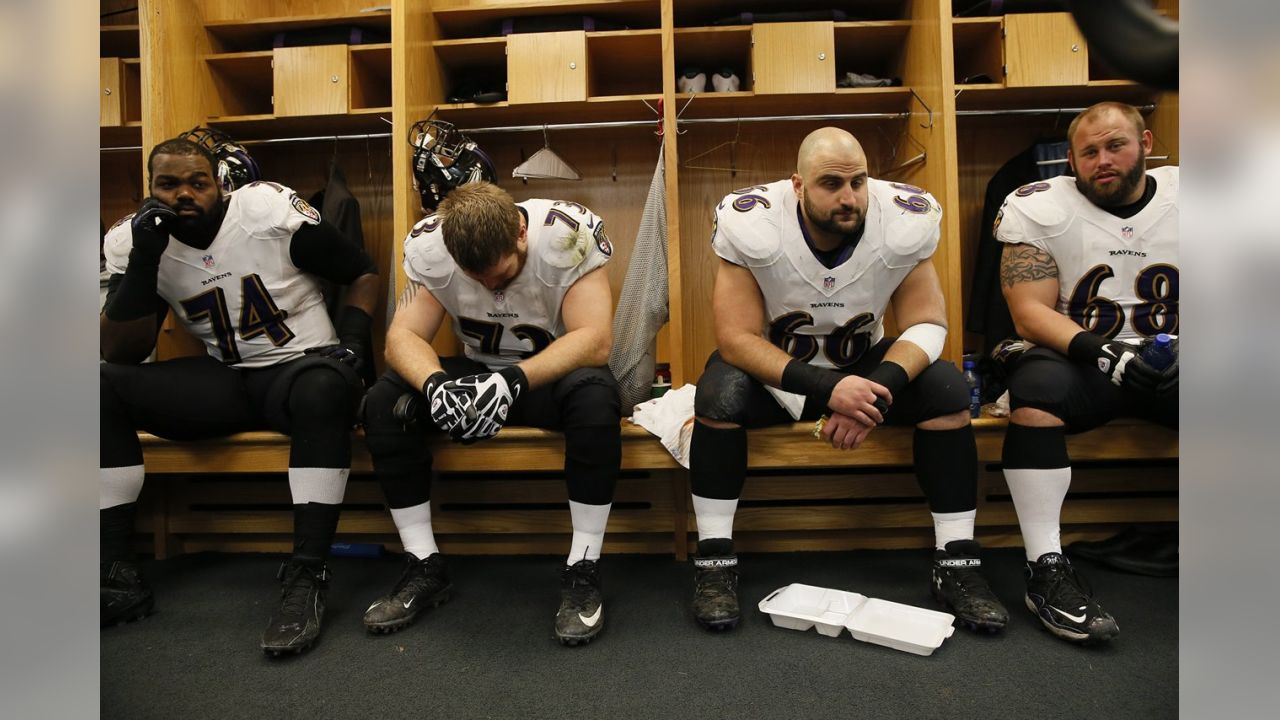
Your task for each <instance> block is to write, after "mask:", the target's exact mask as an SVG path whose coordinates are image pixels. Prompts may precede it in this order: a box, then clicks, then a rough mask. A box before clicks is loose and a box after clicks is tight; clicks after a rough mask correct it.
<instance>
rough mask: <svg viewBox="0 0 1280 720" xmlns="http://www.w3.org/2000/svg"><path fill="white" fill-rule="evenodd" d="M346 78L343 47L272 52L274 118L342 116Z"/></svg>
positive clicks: (301, 48) (319, 47)
mask: <svg viewBox="0 0 1280 720" xmlns="http://www.w3.org/2000/svg"><path fill="white" fill-rule="evenodd" d="M349 76H350V71H349V61H348V58H347V46H346V45H318V46H315V47H296V48H276V49H275V51H274V54H273V56H272V79H273V81H274V86H273V89H272V93H273V94H274V96H275V114H276V116H277V117H285V116H290V115H343V114H346V112H347V97H348V83H349V79H348V78H349Z"/></svg>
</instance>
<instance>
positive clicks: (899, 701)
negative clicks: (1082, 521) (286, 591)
mask: <svg viewBox="0 0 1280 720" xmlns="http://www.w3.org/2000/svg"><path fill="white" fill-rule="evenodd" d="M985 558H986V572H987V576H988V577H989V578H990V579H991V581H992V586H993V588H994V589H995V591H996V593H997V594H998V595H999V596H1000V597H1001V599H1002V600H1004V602H1005V604H1006V605H1007V606H1008V607H1009V610H1010V613H1011V614H1012V616H1013V620H1012V622H1011V623H1010V625H1009V627H1008V628H1006V629H1005V631H1004V633H1003V634H1001V635H997V636H976V635H973V634H971V633H969V632H967V631H964V630H960V629H957V631H956V633H955V635H954V636H953V637H952V638H951V639H949V640H947V641H946V642H945V643H944V644H943V645H942V647H941V648H939V649H938V650H937V651H936V652H935V653H934V654H933V655H932V656H931V657H919V656H916V655H911V654H907V653H903V652H898V651H895V650H890V649H887V648H883V647H879V646H875V645H870V644H866V643H860V642H857V641H855V640H853V639H851V638H850V636H849V635H848V634H847V633H845V634H844V635H843V636H841V637H840V638H827V637H822V636H819V635H818V634H817V633H816V632H813V631H809V632H806V633H801V632H796V631H793V630H784V629H781V628H775V627H773V626H772V624H771V623H770V622H769V619H768V617H767V616H766V615H764V614H762V613H761V612H759V610H757V608H756V604H757V603H758V602H759V601H760V600H761V599H762V598H763V597H765V596H766V595H768V594H769V593H770V592H772V591H773V590H775V589H777V588H779V587H782V586H784V585H786V584H788V583H792V582H802V583H807V584H810V585H819V586H824V587H832V588H839V589H844V590H853V591H857V592H860V593H863V594H865V595H868V596H871V597H879V598H884V599H887V600H894V601H897V602H904V603H910V604H914V605H919V606H921V607H927V608H931V609H932V608H934V605H933V601H932V599H931V598H930V597H929V595H928V586H927V582H928V566H929V553H928V552H926V551H864V552H854V553H786V554H764V555H743V556H742V570H743V578H742V587H741V599H742V603H743V622H742V624H741V625H740V626H739V628H738V629H737V630H736V631H733V632H731V633H727V634H720V635H713V634H710V633H708V632H705V631H703V630H701V629H700V628H698V627H697V626H696V625H695V624H694V622H693V619H692V617H691V616H690V614H689V610H688V601H689V596H690V595H691V580H692V569H691V568H690V566H689V565H688V564H686V563H677V562H675V561H674V560H673V559H671V558H670V557H663V556H625V555H624V556H606V557H605V559H604V562H603V564H602V571H603V578H604V589H605V621H606V629H605V630H604V631H603V632H602V633H601V635H600V636H599V637H598V638H597V639H596V640H595V641H594V642H592V643H591V644H590V645H588V646H585V647H577V648H565V647H561V646H559V645H558V644H557V643H556V642H555V641H554V639H553V637H552V634H551V621H552V617H553V615H554V614H555V610H556V606H557V604H558V591H557V588H558V574H557V573H558V565H559V563H560V562H561V559H560V558H551V557H519V558H513V557H454V558H451V562H450V568H451V570H452V571H453V575H454V582H455V586H456V588H457V594H456V596H455V598H454V599H453V600H452V601H451V602H450V603H448V604H446V605H444V606H442V607H440V608H437V609H436V610H434V611H432V612H430V613H428V614H427V615H425V616H424V617H422V618H420V619H419V621H418V624H417V625H415V626H414V627H411V628H409V629H407V630H405V631H403V632H401V633H398V634H395V635H390V636H372V635H368V634H366V633H365V631H364V628H363V626H362V625H361V624H360V618H361V616H362V614H363V612H364V609H365V607H367V606H368V604H369V603H370V602H372V600H373V599H374V598H375V597H376V596H377V595H379V594H381V593H383V592H385V591H387V590H388V589H389V588H390V586H391V584H392V583H393V582H394V581H395V579H396V577H397V576H398V573H399V569H400V561H399V559H398V558H396V557H386V558H382V559H379V560H360V559H347V558H341V559H337V560H335V561H333V562H332V563H331V565H330V567H331V570H332V571H333V575H334V581H333V583H332V589H331V591H330V594H329V611H328V614H327V616H326V618H325V632H324V634H323V635H322V637H321V639H320V642H319V643H318V644H317V645H316V646H315V647H314V648H312V649H311V650H310V651H309V652H307V653H306V654H304V655H302V656H300V657H295V658H290V659H284V660H271V659H268V658H266V657H264V656H263V654H262V653H261V651H259V649H258V639H259V636H260V633H261V631H262V628H263V627H264V626H265V624H266V620H267V616H268V614H269V613H270V610H271V606H272V603H273V602H274V599H275V597H276V589H275V588H276V587H277V585H276V583H275V580H274V577H275V569H276V567H277V565H278V563H279V561H280V559H281V558H280V557H278V556H269V555H217V554H203V555H193V556H186V557H181V558H177V559H174V560H168V561H164V562H157V563H148V564H146V565H145V566H144V571H145V572H146V573H147V575H148V577H149V578H150V581H151V583H152V585H153V587H154V588H155V591H156V596H157V607H158V608H159V612H158V613H157V614H156V615H153V616H152V617H150V618H147V619H146V620H143V621H141V622H137V623H132V624H130V625H125V626H121V627H116V628H110V629H108V630H104V631H103V632H102V636H101V653H102V691H101V692H102V717H104V718H135V719H140V718H241V717H244V718H294V717H305V718H309V719H311V718H314V719H319V718H365V717H370V718H373V717H376V718H401V717H403V718H410V717H412V718H423V719H429V718H448V719H450V720H454V719H462V718H520V719H524V718H584V719H588V720H606V719H609V720H612V719H613V718H653V719H655V720H658V719H661V720H670V719H672V718H706V719H707V720H716V719H719V718H733V719H735V720H737V719H740V718H768V719H770V720H775V719H776V720H800V719H802V718H815V719H819V720H835V718H862V717H866V718H910V719H911V720H928V719H930V718H946V719H947V720H961V719H965V718H982V719H983V720H987V719H995V718H1034V719H1035V720H1048V719H1049V718H1071V719H1072V720H1079V718H1172V717H1176V716H1177V699H1178V634H1177V630H1178V600H1177V590H1178V585H1177V580H1176V579H1163V578H1146V577H1139V576H1135V575H1125V574H1121V573H1118V572H1115V571H1112V570H1108V569H1106V568H1103V567H1100V566H1097V565H1094V564H1091V563H1088V562H1087V561H1080V563H1079V567H1080V569H1081V570H1082V571H1083V572H1084V574H1085V575H1086V577H1087V578H1088V579H1089V580H1091V581H1092V582H1093V585H1094V588H1095V590H1096V592H1097V595H1098V597H1099V598H1100V599H1101V601H1102V602H1103V604H1104V606H1105V607H1106V608H1107V609H1108V610H1110V611H1111V612H1112V614H1114V615H1115V616H1116V618H1117V620H1118V621H1119V623H1120V628H1121V633H1120V636H1119V638H1117V639H1116V640H1115V641H1114V642H1112V643H1111V644H1110V645H1109V646H1103V647H1093V648H1089V647H1085V648H1082V647H1077V646H1073V645H1070V644H1068V643H1066V642H1063V641H1061V640H1058V639H1056V638H1054V637H1052V636H1050V635H1049V634H1048V633H1047V632H1046V631H1044V630H1043V629H1042V628H1041V627H1040V625H1039V623H1038V621H1036V620H1035V618H1034V617H1032V616H1031V614H1030V613H1029V612H1028V611H1027V610H1026V608H1025V607H1024V605H1023V601H1022V592H1023V585H1022V551H1021V550H1020V549H1010V550H990V551H987V552H986V554H985Z"/></svg>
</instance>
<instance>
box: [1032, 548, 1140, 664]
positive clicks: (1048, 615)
mask: <svg viewBox="0 0 1280 720" xmlns="http://www.w3.org/2000/svg"><path fill="white" fill-rule="evenodd" d="M1026 601H1027V609H1028V610H1030V611H1031V613H1032V614H1033V615H1035V616H1036V617H1037V618H1039V619H1040V623H1041V624H1042V625H1044V626H1045V628H1046V629H1047V630H1048V631H1049V632H1051V633H1053V634H1054V635H1057V636H1058V637H1060V638H1063V639H1064V640H1069V641H1071V642H1075V643H1081V644H1090V643H1099V642H1106V641H1108V640H1110V639H1112V638H1114V637H1115V636H1116V635H1119V634H1120V626H1119V625H1117V624H1116V620H1115V618H1113V617H1111V615H1110V614H1108V613H1107V611H1106V610H1103V609H1102V606H1101V605H1099V604H1098V602H1097V601H1096V600H1094V599H1093V592H1092V590H1091V589H1090V588H1088V586H1087V585H1086V583H1085V582H1084V579H1083V578H1081V577H1080V576H1079V575H1077V574H1076V569H1075V568H1074V567H1073V566H1072V565H1071V563H1070V562H1069V561H1068V560H1067V559H1066V558H1065V557H1063V556H1062V554H1061V553H1045V554H1044V555H1041V556H1040V559H1038V560H1036V561H1035V562H1034V563H1031V562H1029V563H1027V598H1026Z"/></svg>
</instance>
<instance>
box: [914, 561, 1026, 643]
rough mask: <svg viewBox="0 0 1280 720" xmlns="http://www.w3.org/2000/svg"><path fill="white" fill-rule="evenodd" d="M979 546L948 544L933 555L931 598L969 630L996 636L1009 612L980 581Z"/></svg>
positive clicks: (988, 587)
mask: <svg viewBox="0 0 1280 720" xmlns="http://www.w3.org/2000/svg"><path fill="white" fill-rule="evenodd" d="M981 551H982V548H981V546H979V545H978V543H977V541H975V540H952V541H951V542H949V543H947V545H946V549H945V550H936V551H934V555H933V583H932V585H931V587H930V589H931V590H932V592H933V597H934V599H936V600H937V601H938V602H939V603H941V604H942V605H943V606H945V607H946V608H947V611H948V612H950V613H951V614H952V615H955V616H956V620H958V621H960V624H961V625H962V626H964V627H966V628H968V629H970V630H977V631H982V632H999V631H1000V630H1001V629H1003V628H1004V626H1005V625H1007V624H1008V623H1009V611H1008V610H1006V609H1005V607H1004V605H1003V604H1001V603H1000V600H999V598H997V597H996V596H995V593H993V592H991V587H990V586H989V585H987V580H986V578H984V577H982V572H981V570H982V560H981V559H980V557H979V555H980V553H981Z"/></svg>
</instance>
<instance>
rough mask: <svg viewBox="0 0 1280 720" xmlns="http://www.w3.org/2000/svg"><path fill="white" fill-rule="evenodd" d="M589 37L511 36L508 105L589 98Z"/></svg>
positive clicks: (578, 33) (566, 34)
mask: <svg viewBox="0 0 1280 720" xmlns="http://www.w3.org/2000/svg"><path fill="white" fill-rule="evenodd" d="M587 77H588V73H587V34H586V33H585V32H582V31H581V30H576V31H571V32H553V33H529V34H517V35H510V36H508V37H507V98H508V99H507V102H509V103H510V104H512V105H519V104H522V103H544V102H574V101H583V100H586V99H587Z"/></svg>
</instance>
